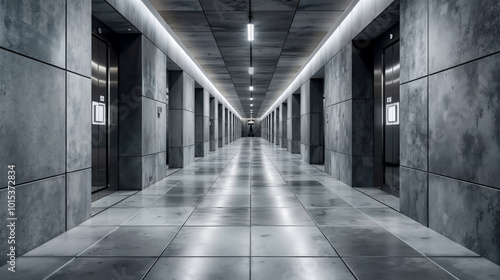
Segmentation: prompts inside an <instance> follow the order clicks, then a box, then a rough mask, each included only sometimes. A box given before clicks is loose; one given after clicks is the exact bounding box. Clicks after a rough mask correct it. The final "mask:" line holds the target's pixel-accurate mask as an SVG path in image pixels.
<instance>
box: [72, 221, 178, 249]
mask: <svg viewBox="0 0 500 280" xmlns="http://www.w3.org/2000/svg"><path fill="white" fill-rule="evenodd" d="M178 230H179V228H178V227H151V226H135V227H127V226H120V227H118V228H117V229H116V230H114V231H113V232H111V233H110V234H108V235H107V236H106V237H104V238H103V239H101V240H99V242H97V243H95V244H94V245H93V246H91V247H89V248H88V249H87V250H85V251H84V252H83V253H82V256H128V257H131V256H134V257H155V256H158V255H159V254H160V253H161V252H162V251H163V249H165V247H166V246H167V244H169V242H170V240H171V239H172V238H173V237H174V235H175V234H176V233H177V231H178ZM138 240H144V241H145V242H137V241H138Z"/></svg>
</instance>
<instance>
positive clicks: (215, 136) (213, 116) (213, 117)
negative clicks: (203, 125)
mask: <svg viewBox="0 0 500 280" xmlns="http://www.w3.org/2000/svg"><path fill="white" fill-rule="evenodd" d="M209 126H210V151H216V150H217V147H218V146H219V102H218V101H217V99H215V98H214V97H213V96H210V123H209Z"/></svg>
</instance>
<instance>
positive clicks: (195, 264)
mask: <svg viewBox="0 0 500 280" xmlns="http://www.w3.org/2000/svg"><path fill="white" fill-rule="evenodd" d="M249 263H250V261H249V259H248V258H234V257H232V258H160V260H158V262H157V263H156V264H155V266H154V267H153V269H151V271H150V272H149V273H148V275H147V277H146V278H145V280H178V279H193V280H194V279H220V280H236V279H238V280H240V279H241V280H244V279H249V277H250V272H249V270H250V265H249Z"/></svg>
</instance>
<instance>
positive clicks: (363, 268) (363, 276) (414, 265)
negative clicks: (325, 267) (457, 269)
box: [344, 257, 465, 280]
mask: <svg viewBox="0 0 500 280" xmlns="http://www.w3.org/2000/svg"><path fill="white" fill-rule="evenodd" d="M344 260H345V262H346V263H347V265H348V266H349V267H350V268H351V270H352V271H353V272H354V275H355V276H356V277H357V278H358V279H359V280H372V279H384V280H401V279H405V280H422V279H439V280H452V279H455V280H456V278H455V277H453V276H452V275H451V274H449V273H448V272H446V271H445V270H443V269H441V268H440V267H439V266H437V265H436V264H434V263H433V262H431V261H430V260H428V259H426V258H423V257H414V258H408V257H383V258H367V257H362V258H359V257H358V258H344ZM464 280H465V279H464Z"/></svg>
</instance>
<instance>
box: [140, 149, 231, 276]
mask: <svg viewBox="0 0 500 280" xmlns="http://www.w3.org/2000/svg"><path fill="white" fill-rule="evenodd" d="M237 154H238V152H236V153H234V155H233V156H232V157H231V159H230V160H229V161H228V163H227V164H226V165H225V167H224V169H223V170H222V171H221V173H220V174H222V173H223V172H224V170H226V168H227V167H228V166H229V164H230V163H231V161H233V159H234V157H235V156H236V155H237ZM200 161H201V160H199V161H197V162H200ZM220 174H219V175H218V176H217V179H218V178H219V177H220ZM217 179H215V181H214V182H213V183H212V185H211V186H210V188H208V189H207V191H206V193H205V194H204V195H203V197H202V198H201V199H200V201H198V203H197V204H196V206H195V207H194V208H193V211H192V212H191V214H190V215H189V216H188V217H187V219H186V220H185V221H184V223H183V224H182V226H180V227H179V229H178V230H177V232H176V233H175V234H174V236H173V237H172V238H171V239H170V241H169V242H168V243H167V245H166V246H165V248H163V250H162V251H161V253H160V255H159V256H158V257H157V258H156V260H155V261H154V262H153V264H152V265H151V266H150V267H149V268H148V270H146V272H145V273H144V275H143V276H142V278H141V280H143V279H145V278H146V277H147V276H148V274H149V273H150V272H151V270H152V269H153V267H154V266H155V265H156V264H157V263H158V261H159V260H160V259H161V256H162V255H163V254H164V253H165V251H166V250H167V248H168V246H169V245H170V244H171V243H172V241H173V240H174V239H175V237H177V235H178V234H179V232H180V231H181V230H182V228H183V227H184V226H185V224H186V223H187V221H188V220H189V218H191V216H192V215H193V213H194V212H195V211H196V208H198V206H199V205H200V203H201V202H202V201H203V199H204V198H205V197H206V196H207V193H208V192H209V191H210V189H211V188H212V187H213V185H214V184H215V182H216V181H217ZM179 183H180V182H179Z"/></svg>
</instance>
